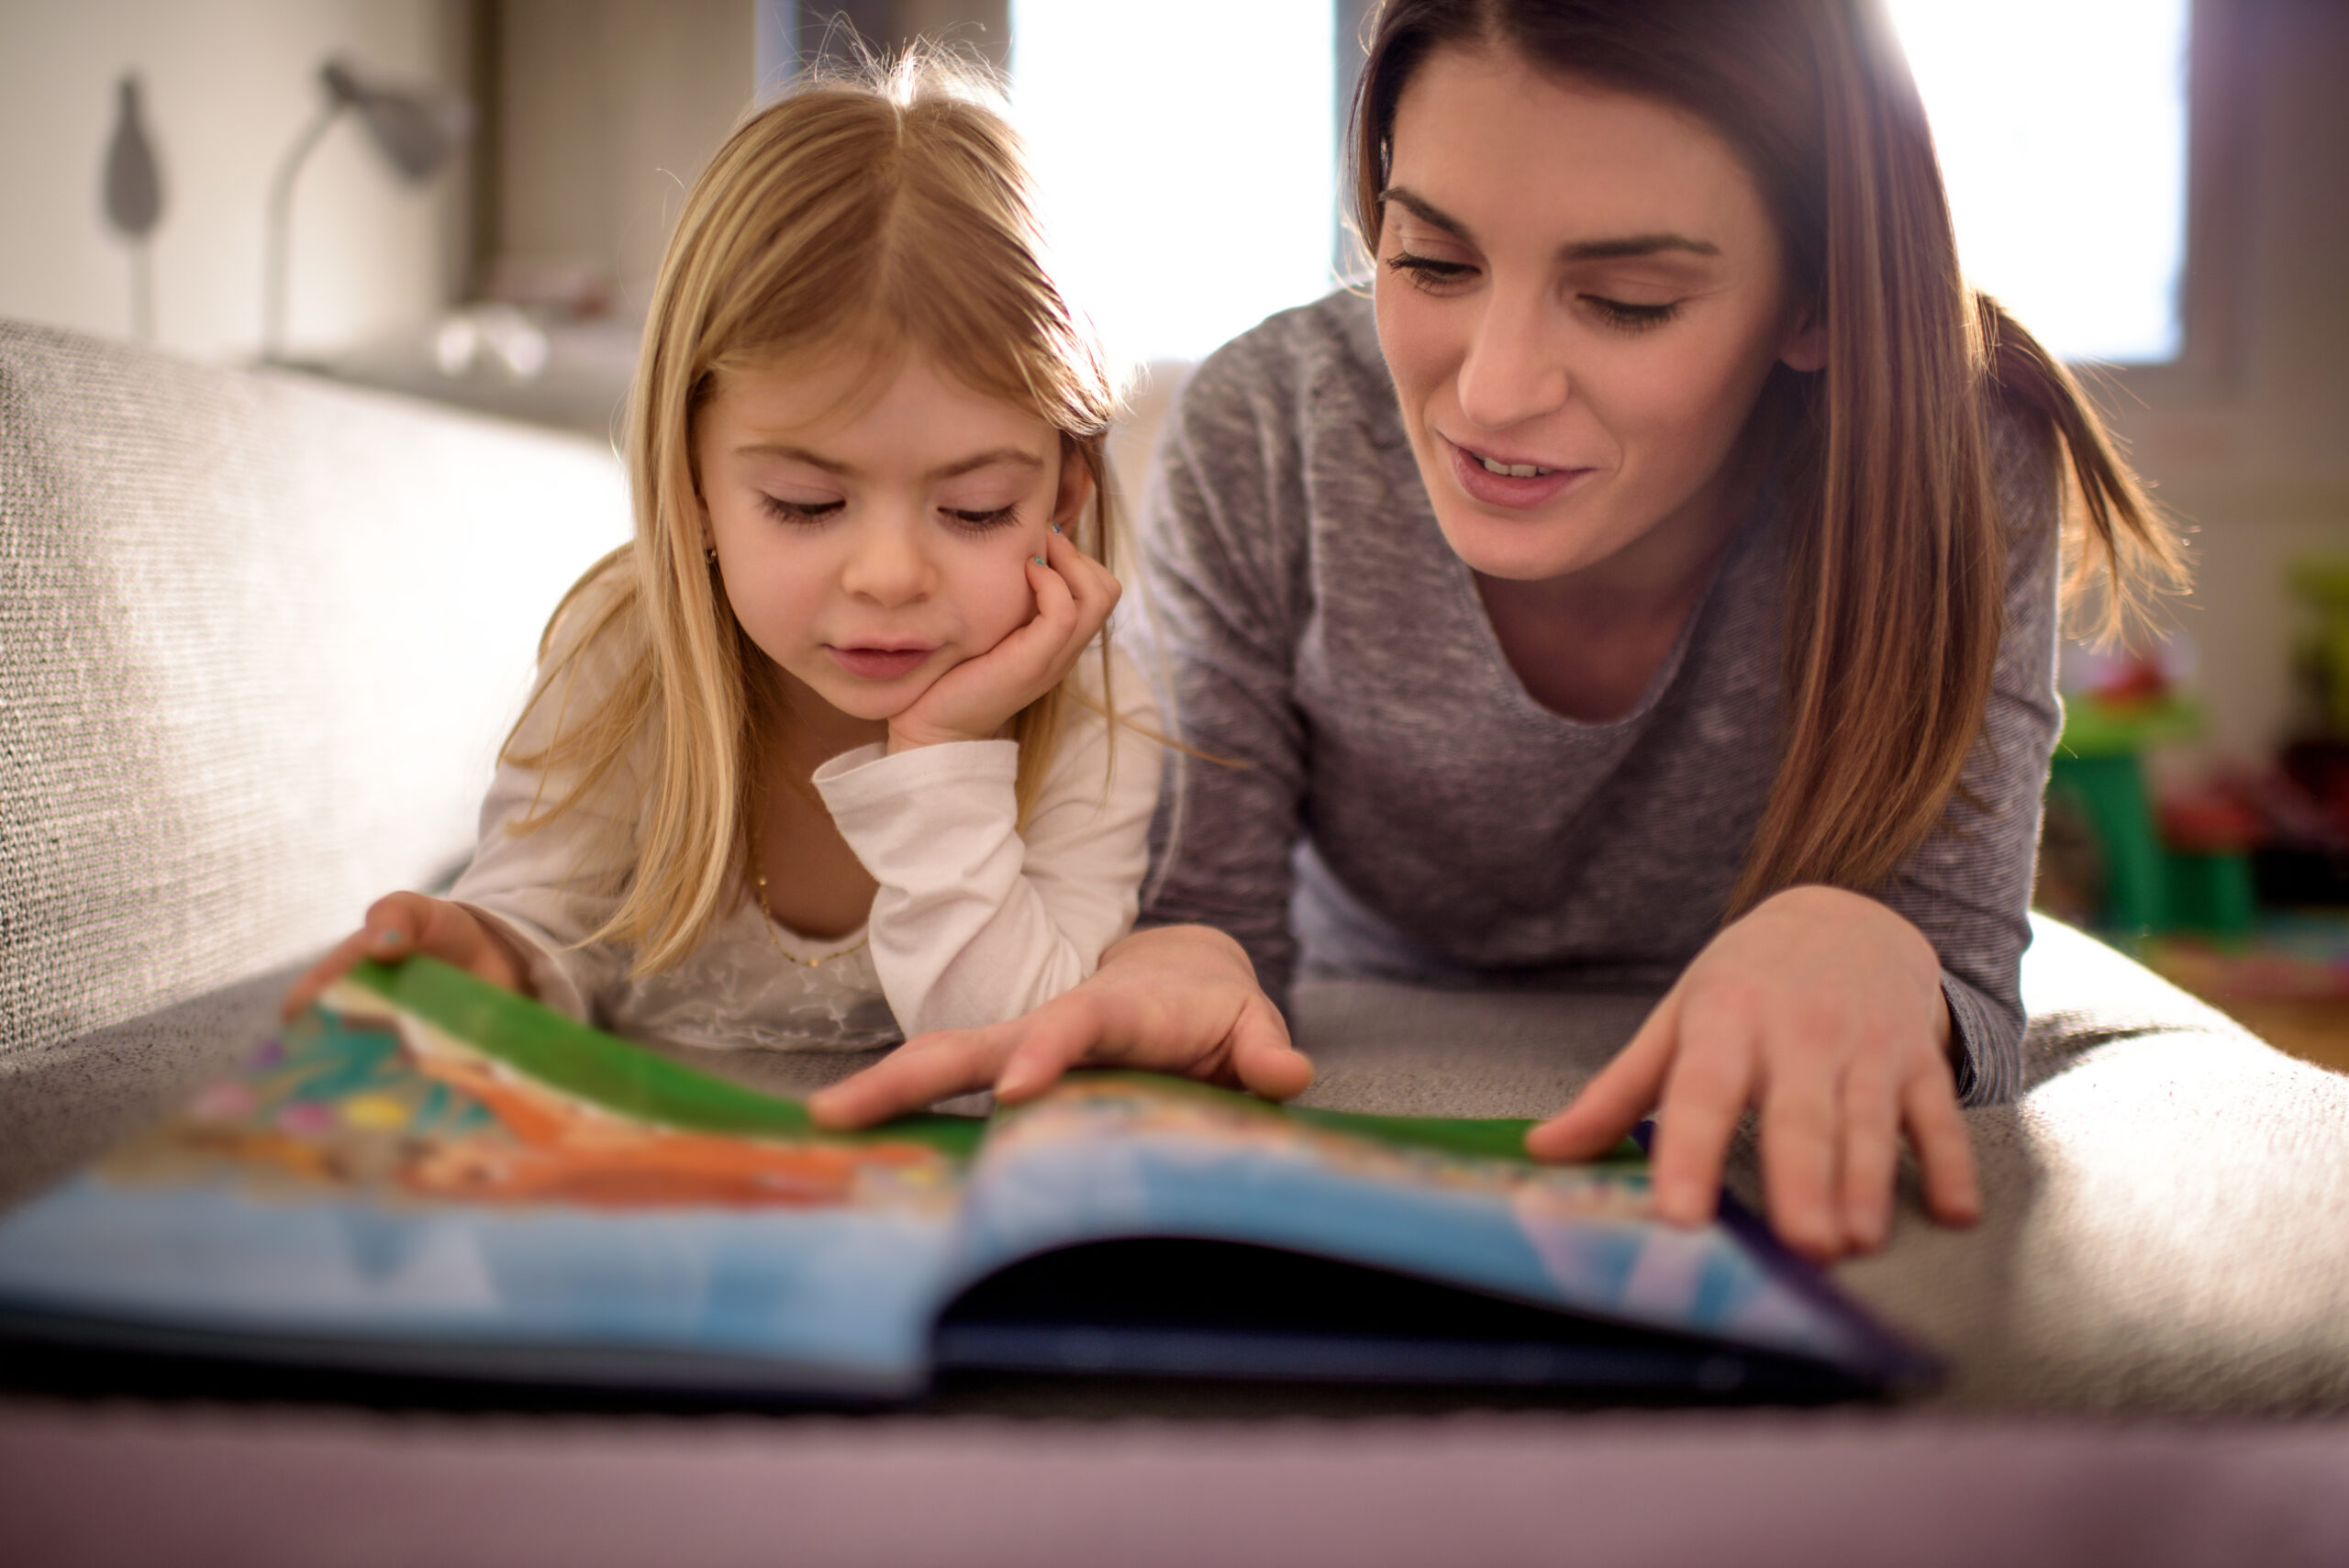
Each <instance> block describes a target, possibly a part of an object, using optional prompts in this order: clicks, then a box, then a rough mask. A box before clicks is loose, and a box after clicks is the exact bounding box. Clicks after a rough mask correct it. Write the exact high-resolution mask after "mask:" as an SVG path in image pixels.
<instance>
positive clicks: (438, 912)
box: [278, 893, 530, 1023]
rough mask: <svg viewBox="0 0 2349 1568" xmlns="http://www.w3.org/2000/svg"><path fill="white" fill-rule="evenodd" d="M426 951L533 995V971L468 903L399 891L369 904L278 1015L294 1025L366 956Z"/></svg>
mask: <svg viewBox="0 0 2349 1568" xmlns="http://www.w3.org/2000/svg"><path fill="white" fill-rule="evenodd" d="M412 952H420V953H424V954H426V955H428V956H429V957H432V958H437V959H439V960H440V961H441V962H444V963H453V964H455V965H456V966H457V967H458V968H459V969H462V970H463V971H465V972H466V973H468V974H473V975H478V976H479V977H480V978H482V979H484V980H486V981H488V982H489V983H490V984H493V985H503V986H505V987H506V989H507V990H508V991H519V992H521V993H522V995H526V996H527V995H529V994H530V985H529V969H528V968H527V967H526V966H525V965H524V963H523V962H522V956H521V954H519V953H518V952H516V951H514V950H513V948H511V947H510V946H508V945H507V940H506V939H505V938H504V937H503V936H501V935H499V934H498V933H497V931H496V930H495V929H493V928H492V927H490V926H489V925H487V924H485V923H484V921H482V920H481V919H480V918H479V917H476V916H475V915H474V914H473V911H472V910H470V909H468V908H466V907H465V906H463V905H462V904H451V902H449V900H447V899H445V898H433V897H429V896H428V895H425V894H421V893H395V894H393V895H390V896H389V897H385V898H378V899H377V900H375V902H374V903H373V904H372V905H370V906H368V909H367V923H366V925H364V926H362V927H361V928H360V929H358V930H356V931H353V932H352V933H351V935H350V936H348V937H345V938H344V939H343V940H342V942H341V944H340V946H338V947H337V948H336V949H335V950H334V951H332V952H330V953H328V954H327V955H326V957H324V958H322V959H320V960H318V962H317V963H315V964H312V965H311V966H310V969H309V972H308V973H306V974H304V975H303V976H302V978H301V979H299V980H296V981H295V982H294V984H293V986H292V988H291V989H289V990H288V991H287V992H286V993H285V1000H284V1002H282V1003H281V1004H279V1006H278V1011H279V1013H280V1014H281V1015H282V1016H283V1017H284V1018H285V1020H286V1022H288V1023H291V1022H293V1021H294V1019H295V1018H298V1017H300V1016H301V1014H302V1012H303V1010H304V1009H305V1008H306V1007H308V1006H309V1005H310V1004H311V1003H313V1002H315V1001H317V999H318V997H319V996H320V995H322V994H323V993H324V992H325V990H326V988H327V987H328V986H329V985H331V984H334V983H335V982H336V981H337V980H339V979H340V978H341V977H342V975H343V973H344V972H345V971H346V970H348V969H350V967H351V965H352V964H354V963H357V962H359V961H360V960H361V959H362V958H379V959H394V958H404V957H406V955H407V954H409V953H412Z"/></svg>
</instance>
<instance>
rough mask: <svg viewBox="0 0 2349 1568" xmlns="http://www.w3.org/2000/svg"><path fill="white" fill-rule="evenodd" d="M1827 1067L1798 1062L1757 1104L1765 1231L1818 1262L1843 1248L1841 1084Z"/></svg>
mask: <svg viewBox="0 0 2349 1568" xmlns="http://www.w3.org/2000/svg"><path fill="white" fill-rule="evenodd" d="M1833 1060H1834V1059H1832V1058H1830V1059H1828V1061H1826V1062H1817V1061H1812V1062H1802V1063H1801V1064H1800V1065H1799V1066H1798V1067H1797V1068H1796V1069H1795V1070H1793V1071H1790V1072H1788V1073H1786V1074H1784V1075H1783V1076H1782V1077H1781V1078H1779V1079H1778V1080H1776V1081H1774V1082H1772V1083H1771V1084H1769V1085H1768V1089H1767V1092H1766V1094H1765V1096H1764V1098H1763V1102H1762V1190H1763V1194H1764V1196H1765V1200H1766V1202H1767V1205H1768V1207H1769V1211H1770V1222H1771V1227H1772V1229H1776V1231H1777V1233H1778V1239H1779V1240H1782V1241H1784V1242H1786V1244H1787V1246H1789V1247H1792V1248H1793V1249H1794V1250H1795V1251H1798V1252H1800V1253H1802V1254H1803V1255H1804V1256H1805V1257H1808V1258H1813V1259H1818V1260H1822V1261H1823V1260H1825V1259H1828V1258H1832V1257H1835V1256H1838V1255H1839V1254H1841V1253H1842V1251H1843V1249H1844V1245H1845V1241H1846V1237H1845V1232H1844V1227H1843V1208H1842V1195H1843V1194H1842V1185H1841V1184H1840V1183H1839V1182H1838V1180H1837V1176H1838V1174H1839V1170H1838V1167H1839V1165H1840V1163H1841V1157H1842V1141H1843V1140H1842V1130H1843V1112H1842V1104H1841V1100H1842V1093H1841V1091H1842V1084H1840V1083H1839V1082H1838V1081H1837V1080H1836V1077H1835V1075H1834V1074H1833V1073H1832V1071H1831V1068H1830V1065H1829V1064H1830V1062H1832V1061H1833ZM1722 1144H1723V1146H1724V1148H1726V1146H1727V1144H1728V1138H1727V1135H1726V1133H1724V1135H1723V1137H1722Z"/></svg>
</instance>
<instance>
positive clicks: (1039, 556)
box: [1028, 555, 1044, 566]
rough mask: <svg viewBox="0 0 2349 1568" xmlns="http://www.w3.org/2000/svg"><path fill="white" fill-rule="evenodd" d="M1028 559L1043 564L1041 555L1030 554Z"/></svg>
mask: <svg viewBox="0 0 2349 1568" xmlns="http://www.w3.org/2000/svg"><path fill="white" fill-rule="evenodd" d="M1028 559H1029V560H1030V561H1032V562H1035V563H1036V564H1037V565H1039V566H1041V565H1042V564H1044V558H1043V557H1042V556H1041V555H1031V556H1030V557H1029V558H1028Z"/></svg>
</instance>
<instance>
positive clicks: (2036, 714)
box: [1884, 410, 2063, 1106]
mask: <svg viewBox="0 0 2349 1568" xmlns="http://www.w3.org/2000/svg"><path fill="white" fill-rule="evenodd" d="M1992 434H1993V441H1992V462H1993V465H1994V467H1995V469H1996V473H1997V480H1998V504H1999V506H2000V509H2001V511H2002V512H2003V514H2004V516H2005V519H2006V524H2007V539H2008V558H2007V587H2006V604H2005V625H2004V629H2003V631H2002V633H2001V635H2000V638H1999V641H1998V662H1997V664H1996V666H1995V667H1994V669H1993V671H1992V673H1991V677H1990V700H1989V707H1988V711H1987V713H1986V714H1985V715H1984V718H1983V727H1982V734H1981V736H1980V737H1979V738H1978V739H1977V740H1976V742H1975V745H1974V749H1973V751H1971V753H1969V755H1968V756H1967V758H1966V762H1965V768H1964V770H1963V772H1962V773H1960V775H1959V777H1960V785H1961V787H1960V789H1959V791H1958V793H1957V794H1956V795H1954V797H1953V798H1952V800H1951V802H1950V805H1949V808H1948V811H1947V813H1946V815H1945V816H1944V817H1943V820H1942V823H1941V825H1940V826H1939V827H1938V828H1935V829H1934V830H1933V832H1932V834H1931V835H1930V836H1929V837H1928V838H1927V839H1926V840H1925V841H1924V842H1923V843H1922V844H1920V846H1918V849H1917V851H1916V852H1915V853H1914V854H1912V855H1911V856H1910V857H1909V860H1908V862H1906V863H1905V864H1903V865H1902V866H1901V868H1900V870H1899V871H1898V873H1895V876H1894V879H1893V883H1892V885H1891V886H1890V887H1889V888H1888V889H1887V892H1886V895H1885V900H1884V901H1885V903H1886V904H1887V905H1888V906H1891V907H1892V908H1893V909H1894V910H1895V911H1897V912H1898V913H1899V914H1900V915H1902V916H1903V917H1906V918H1907V919H1909V921H1910V922H1911V923H1913V924H1914V925H1915V926H1916V927H1917V928H1918V929H1920V930H1921V931H1922V932H1924V934H1925V936H1926V938H1927V939H1928V940H1931V941H1932V944H1933V947H1934V950H1935V951H1937V952H1939V953H1940V954H1941V960H1942V994H1943V996H1944V997H1946V998H1947V999H1948V1002H1949V1011H1950V1019H1951V1022H1952V1023H1953V1024H1954V1026H1955V1032H1956V1040H1955V1044H1956V1046H1957V1048H1958V1050H1957V1058H1958V1073H1957V1080H1958V1081H1957V1088H1958V1095H1959V1098H1960V1099H1961V1100H1962V1101H1963V1102H1964V1103H1965V1104H1966V1105H1969V1106H1983V1105H1995V1104H1997V1103H1998V1102H2000V1101H2003V1100H2008V1099H2011V1098H2012V1097H2013V1096H2014V1095H2015V1094H2016V1093H2017V1092H2018V1091H2019V1090H2020V1089H2021V1076H2022V1034H2023V1023H2024V1018H2023V1006H2022V951H2023V949H2024V947H2025V946H2027V945H2028V944H2029V942H2030V940H2031V926H2030V922H2029V920H2028V917H2027V911H2028V909H2029V907H2030V904H2031V884H2032V871H2033V868H2034V865H2035V862H2036V855H2037V851H2038V845H2039V814H2040V802H2041V797H2042V795H2043V794H2044V793H2045V791H2046V787H2047V766H2048V758H2049V756H2050V755H2051V754H2052V753H2053V752H2054V747H2055V737H2056V735H2057V733H2058V731H2060V730H2061V729H2062V728H2063V707H2062V705H2061V704H2060V703H2059V702H2058V700H2057V698H2056V695H2055V639H2056V627H2057V617H2056V575H2057V570H2056V569H2057V559H2058V556H2059V554H2060V550H2059V546H2058V539H2057V524H2058V516H2059V508H2060V503H2061V496H2062V492H2061V489H2060V486H2059V484H2058V480H2057V476H2056V470H2055V444H2054V437H2053V434H2052V432H2050V431H2048V430H2047V428H2046V427H2045V426H2044V425H2036V426H2034V423H2032V422H2027V421H2026V420H2025V418H2024V417H2022V416H2021V415H2020V414H2017V413H2015V412H2012V411H2006V410H2002V411H2001V412H2000V414H1999V415H1998V417H1995V418H1994V420H1993V423H1992Z"/></svg>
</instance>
